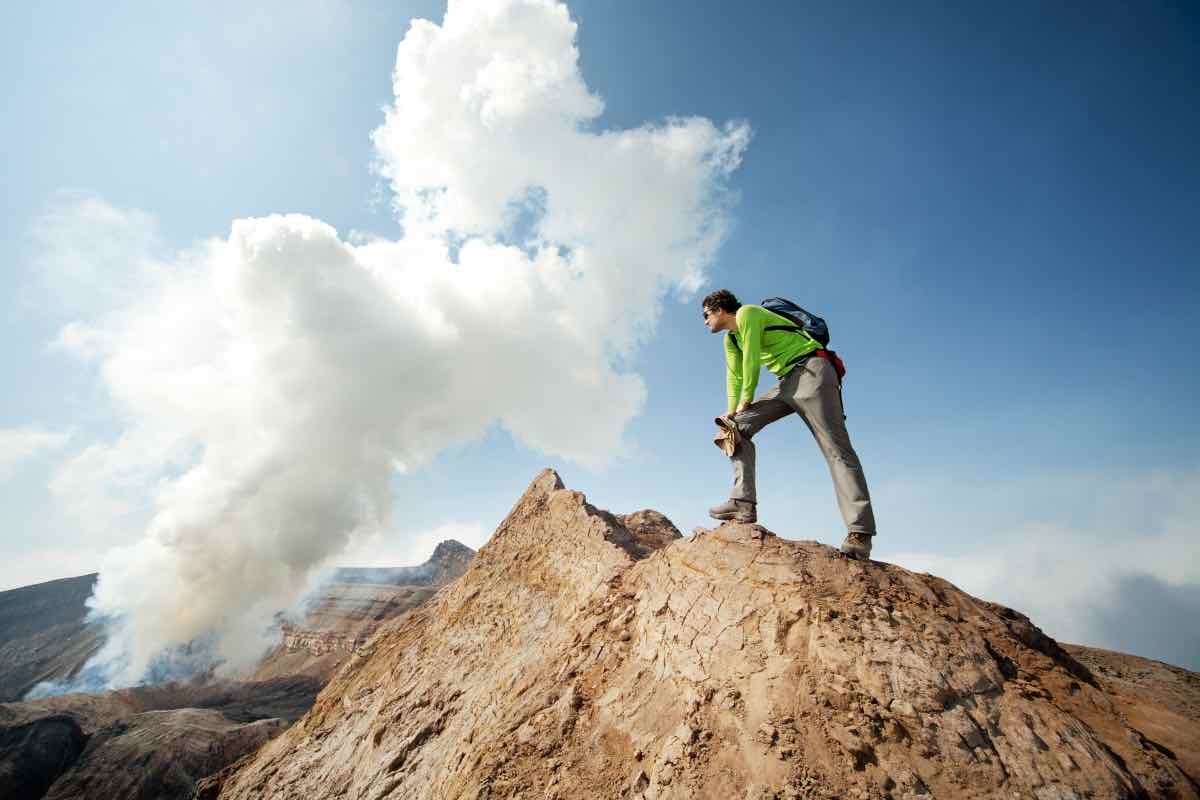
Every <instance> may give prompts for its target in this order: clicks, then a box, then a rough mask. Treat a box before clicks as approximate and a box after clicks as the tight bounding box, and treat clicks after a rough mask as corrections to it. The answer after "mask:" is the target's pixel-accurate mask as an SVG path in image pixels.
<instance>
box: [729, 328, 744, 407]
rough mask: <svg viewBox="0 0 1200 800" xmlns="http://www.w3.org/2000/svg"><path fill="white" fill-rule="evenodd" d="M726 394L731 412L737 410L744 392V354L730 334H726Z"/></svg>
mask: <svg viewBox="0 0 1200 800" xmlns="http://www.w3.org/2000/svg"><path fill="white" fill-rule="evenodd" d="M725 389H726V391H725V394H726V397H727V399H728V401H729V413H730V414H732V413H733V412H734V411H737V407H738V400H739V398H740V397H741V393H742V354H741V352H740V351H739V350H738V349H737V348H736V347H734V346H733V341H732V340H731V339H730V338H729V334H725Z"/></svg>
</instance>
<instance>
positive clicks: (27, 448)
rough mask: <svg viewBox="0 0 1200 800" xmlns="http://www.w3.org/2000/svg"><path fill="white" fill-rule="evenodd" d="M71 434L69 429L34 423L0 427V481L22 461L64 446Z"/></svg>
mask: <svg viewBox="0 0 1200 800" xmlns="http://www.w3.org/2000/svg"><path fill="white" fill-rule="evenodd" d="M71 435H72V434H71V432H70V431H48V430H45V429H44V428H41V427H38V426H36V425H31V426H26V427H23V428H0V481H3V480H7V479H8V478H9V477H10V476H11V475H12V474H13V472H14V471H15V470H16V467H17V465H18V464H20V463H21V462H22V461H25V460H27V459H31V458H34V457H36V456H37V455H39V454H41V453H45V452H47V451H51V450H57V449H59V448H60V447H62V446H64V445H65V444H66V443H67V441H68V440H69V439H70V438H71Z"/></svg>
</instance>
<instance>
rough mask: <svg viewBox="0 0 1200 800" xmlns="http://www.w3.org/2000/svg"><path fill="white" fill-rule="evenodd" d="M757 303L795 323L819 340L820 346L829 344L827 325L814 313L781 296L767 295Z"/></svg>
mask: <svg viewBox="0 0 1200 800" xmlns="http://www.w3.org/2000/svg"><path fill="white" fill-rule="evenodd" d="M759 305H761V306H762V307H763V308H765V309H767V310H768V311H773V312H775V313H776V314H778V315H779V316H781V317H783V318H784V319H788V320H791V321H792V322H794V323H796V324H797V325H799V326H800V327H801V328H803V329H804V332H805V333H807V334H808V335H809V336H811V337H812V338H814V339H816V340H817V341H818V342H820V343H821V346H822V347H826V346H828V345H829V326H828V325H826V324H825V320H823V319H821V318H820V317H818V316H817V315H816V314H810V313H808V312H807V311H805V310H804V309H803V308H801V307H800V306H798V305H796V304H795V303H793V302H792V301H791V300H785V299H783V298H782V297H768V298H767V299H766V300H763V301H762V302H761V303H759Z"/></svg>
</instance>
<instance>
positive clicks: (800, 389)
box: [730, 356, 875, 534]
mask: <svg viewBox="0 0 1200 800" xmlns="http://www.w3.org/2000/svg"><path fill="white" fill-rule="evenodd" d="M792 412H795V413H797V414H799V415H800V418H801V419H803V420H804V422H805V424H806V425H808V429H809V430H810V431H812V435H813V438H814V439H816V440H817V445H818V446H819V447H820V448H821V453H822V454H823V455H824V456H825V461H826V462H827V463H828V464H829V474H830V475H832V476H833V488H834V490H835V491H836V492H837V501H838V508H840V509H841V511H842V519H844V520H845V522H846V530H847V531H849V532H850V533H871V534H873V533H875V514H874V512H872V511H871V495H870V493H869V492H868V491H867V479H866V477H865V476H864V475H863V468H862V465H861V464H859V463H858V455H857V454H856V453H855V452H854V447H853V446H852V445H851V444H850V434H848V433H846V423H845V417H844V416H843V414H842V393H841V390H840V389H839V387H838V379H837V371H836V370H835V369H834V368H833V365H832V364H830V363H829V362H828V361H826V360H825V359H823V358H816V357H815V356H814V357H811V358H809V359H807V360H805V361H804V362H802V363H800V364H797V365H796V366H795V367H793V368H792V371H791V372H789V373H788V374H787V375H785V376H783V378H782V379H781V380H780V381H779V384H778V385H777V386H775V388H773V389H771V391H769V392H767V393H766V394H765V395H763V396H762V397H760V398H758V399H756V400H755V401H754V402H753V403H751V404H750V406H749V407H748V408H747V409H746V410H745V411H743V412H741V413H740V414H737V415H736V416H734V418H733V421H734V423H735V424H736V425H737V428H738V431H739V432H740V433H741V434H742V438H741V441H740V442H739V443H738V447H737V449H736V450H734V451H733V455H732V456H730V460H731V461H732V462H733V491H732V492H731V493H730V497H732V498H733V499H735V500H749V501H751V502H756V501H757V493H756V489H755V485H754V484H755V480H754V478H755V476H754V456H755V451H754V442H752V441H751V437H753V436H754V434H756V433H758V432H759V431H760V430H762V429H763V427H764V426H766V425H770V424H771V423H772V422H774V421H775V420H777V419H783V418H784V417H786V416H788V415H789V414H791V413H792Z"/></svg>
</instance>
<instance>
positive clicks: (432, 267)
mask: <svg viewBox="0 0 1200 800" xmlns="http://www.w3.org/2000/svg"><path fill="white" fill-rule="evenodd" d="M575 32H576V26H575V24H574V23H573V22H572V21H571V19H570V16H569V14H568V11H567V9H566V7H565V6H564V5H562V4H561V3H555V2H551V1H550V0H503V1H502V2H486V3H485V2H463V1H460V2H453V1H452V2H450V4H449V8H448V10H447V12H446V15H445V19H444V21H443V23H442V24H441V25H440V26H439V25H436V24H434V23H432V22H428V21H417V22H415V23H413V25H412V26H411V28H410V30H409V31H408V33H407V35H406V36H405V38H404V40H403V41H402V42H401V43H400V45H399V48H398V52H397V58H396V68H395V73H394V90H395V102H394V104H393V105H392V107H391V108H389V109H388V110H387V114H386V120H385V122H384V124H383V125H382V126H381V127H380V128H378V129H377V130H375V131H374V133H373V141H374V144H375V148H376V153H377V156H378V168H379V170H380V172H381V174H382V175H383V176H384V177H385V179H386V180H387V181H388V182H389V184H390V187H391V189H392V191H393V192H394V204H395V210H396V212H397V214H398V215H399V216H400V218H401V220H402V222H403V225H404V235H403V236H402V237H401V238H400V239H399V240H395V241H392V240H371V241H362V240H354V241H345V240H343V239H341V238H339V236H338V234H337V232H336V231H335V230H334V229H333V228H331V227H330V226H329V225H327V224H324V223H322V222H320V221H319V220H315V219H311V218H309V217H305V216H298V215H287V216H271V217H266V218H261V219H242V220H237V221H235V222H234V223H233V225H232V230H231V232H230V234H229V236H228V238H227V239H224V240H213V241H208V242H205V243H202V244H200V245H198V246H197V247H195V248H193V249H191V250H189V251H187V252H184V253H177V254H174V255H171V256H168V257H166V258H162V259H155V258H152V257H151V256H150V255H147V254H131V255H130V259H131V260H132V261H136V262H137V263H139V264H140V265H141V268H140V269H139V272H138V274H139V275H140V276H141V279H142V280H144V285H143V286H141V287H140V288H139V290H138V291H135V292H130V293H126V294H122V297H123V298H124V301H123V302H122V303H121V304H119V305H118V307H117V308H116V310H114V311H112V312H111V313H108V314H105V315H103V316H101V317H98V318H94V319H90V320H79V321H75V322H73V323H72V324H70V325H68V326H66V327H65V328H64V329H63V330H62V331H61V333H60V335H59V338H58V343H57V344H58V346H59V347H62V348H65V349H67V350H69V351H70V352H72V353H75V354H77V355H79V356H80V357H81V358H84V359H88V360H95V361H97V362H98V363H99V367H100V370H101V374H102V376H103V380H104V382H105V385H106V387H107V389H108V391H109V393H110V394H111V396H112V398H113V400H114V403H115V404H116V406H117V408H118V409H119V410H120V412H121V414H122V418H123V419H124V420H125V421H126V427H125V429H124V430H123V432H122V434H121V436H120V438H118V439H117V440H116V441H113V442H110V443H103V444H94V445H92V446H91V447H89V448H88V449H87V450H85V451H84V452H83V453H81V454H79V455H78V456H77V457H76V458H75V459H74V460H73V461H72V462H70V463H68V464H67V465H66V466H65V467H64V469H63V471H62V472H61V473H60V475H59V476H58V478H57V479H56V485H55V490H56V492H58V493H59V494H60V496H67V495H68V494H72V493H74V492H76V491H78V492H79V493H80V495H81V496H91V495H94V494H95V492H94V491H93V492H91V494H90V495H89V493H88V492H87V491H85V490H84V485H85V484H86V485H95V484H96V483H97V482H99V483H100V484H102V485H103V486H104V487H105V490H106V491H111V492H113V493H119V491H120V489H121V487H122V486H126V487H128V485H129V484H130V481H131V478H130V476H131V475H132V476H140V479H141V480H142V481H143V482H144V481H146V480H148V481H151V482H152V483H153V486H154V487H155V492H154V498H155V500H154V502H155V505H154V511H153V516H152V519H151V520H150V522H149V524H148V526H147V528H146V532H145V535H144V537H143V538H142V539H141V541H139V542H138V543H136V544H135V545H133V546H129V547H124V548H120V549H116V550H114V551H112V552H111V553H110V555H109V556H108V557H107V558H106V560H105V562H104V564H103V566H102V570H101V578H100V582H99V584H98V586H97V590H96V594H95V596H94V598H93V604H94V607H95V609H96V611H97V612H98V613H99V614H102V615H104V616H106V617H108V618H110V619H111V621H112V628H111V631H112V632H111V635H110V640H109V644H108V646H107V648H106V650H105V652H104V653H102V654H101V656H100V657H99V660H98V662H97V663H99V664H104V665H107V666H108V667H109V668H111V669H115V670H116V672H115V674H113V675H112V676H111V680H112V681H113V682H116V683H128V682H133V681H137V680H140V679H143V678H144V676H146V675H147V674H148V672H147V671H148V670H153V669H157V668H159V667H160V666H161V665H162V663H164V662H163V661H162V659H163V654H164V653H171V652H174V653H176V654H178V653H180V652H185V651H186V649H187V647H188V645H187V643H192V645H191V647H192V650H191V651H187V656H188V659H189V662H188V663H189V664H191V663H194V656H195V646H196V644H197V643H199V644H201V645H203V647H202V649H203V651H204V654H205V657H206V658H215V659H216V660H217V661H219V662H221V663H222V669H223V670H226V671H236V670H239V669H241V668H244V667H246V666H248V665H249V664H251V663H252V662H253V661H254V659H256V658H257V657H258V656H259V655H260V654H261V652H262V648H263V646H264V640H263V636H264V632H265V631H266V630H267V629H268V628H269V625H270V621H271V618H272V615H273V613H274V612H276V611H277V610H279V609H282V608H286V607H288V606H289V605H291V604H292V603H293V602H294V601H295V600H296V599H297V598H298V596H299V595H301V594H302V593H303V591H304V589H305V587H306V585H307V582H308V580H309V577H310V575H311V574H312V573H313V571H314V570H315V569H316V568H318V567H320V566H323V565H325V564H327V562H328V561H329V559H331V558H332V557H334V556H336V555H337V554H338V553H339V552H341V551H342V550H343V548H345V547H346V546H348V545H350V544H353V543H354V542H358V541H362V540H363V539H364V538H367V537H370V536H372V535H373V534H376V533H377V532H378V531H379V530H380V529H382V528H383V527H385V526H386V525H387V522H388V518H389V514H390V511H391V508H392V505H393V497H392V491H391V488H390V485H389V484H390V480H391V478H392V476H393V474H394V473H395V471H396V470H401V471H404V470H411V469H415V468H419V467H420V466H421V465H422V464H423V463H425V462H427V461H428V460H429V459H431V458H432V457H434V456H435V455H436V454H437V453H439V452H440V451H442V450H444V449H445V448H447V447H450V446H453V445H456V444H460V443H463V442H467V441H470V440H472V439H474V438H476V437H478V436H479V435H480V434H481V433H483V432H484V431H485V430H486V429H487V428H488V427H489V426H492V425H494V424H497V423H498V424H499V425H501V426H503V427H504V428H505V429H506V430H508V431H509V432H510V433H511V434H512V436H513V437H515V438H516V440H518V441H519V442H521V443H522V444H524V445H525V446H528V447H530V448H534V449H537V450H540V451H543V452H546V453H549V454H553V455H557V456H561V457H564V458H567V459H572V460H574V461H576V462H579V463H581V464H584V465H589V466H599V465H603V464H605V463H607V462H609V461H610V460H611V459H612V458H613V457H614V456H615V454H617V453H618V452H619V451H620V448H621V447H622V436H623V431H624V428H625V425H626V423H627V422H628V421H629V420H630V419H631V418H632V417H633V416H634V415H635V414H637V413H638V412H639V410H640V409H641V407H642V404H643V400H644V395H645V388H644V385H643V383H642V381H641V379H640V378H639V377H638V376H637V375H636V374H632V373H630V372H627V371H622V370H621V369H620V366H619V365H620V364H621V363H622V361H623V360H624V359H625V358H626V357H628V356H629V355H630V354H632V353H633V352H634V351H635V350H636V348H637V347H638V345H639V343H640V342H641V341H643V340H644V338H645V337H646V336H647V335H648V334H650V333H651V331H652V330H653V327H654V325H655V323H656V319H657V315H658V313H659V310H660V306H661V303H662V300H663V297H664V296H665V295H666V294H667V293H668V292H670V291H672V290H678V291H685V292H686V291H694V290H695V289H696V288H697V287H698V286H699V285H700V282H701V280H702V277H703V270H704V269H705V267H706V266H707V265H708V264H709V263H710V262H711V260H712V258H713V255H714V253H715V251H716V249H717V248H718V246H719V245H720V243H721V242H722V240H723V238H724V236H725V234H726V229H727V222H728V216H727V206H728V196H727V192H726V191H725V188H724V182H725V179H726V178H727V177H728V175H729V174H730V172H731V171H732V170H734V169H735V168H736V167H737V166H738V164H739V161H740V158H741V154H742V152H743V150H744V148H745V146H746V144H747V142H748V140H749V129H748V128H747V127H746V126H745V125H740V124H739V125H728V126H725V127H717V126H715V125H714V124H712V123H711V122H709V121H708V120H706V119H701V118H686V119H671V120H668V121H666V122H665V123H663V124H657V125H646V126H643V127H639V128H636V129H628V130H599V129H597V126H596V124H595V120H596V118H597V117H598V115H599V114H600V113H601V111H602V107H603V103H602V101H601V99H600V98H599V97H597V96H596V95H594V94H593V93H592V92H591V91H590V90H589V89H588V87H587V86H586V84H585V83H584V81H583V78H582V75H581V74H580V71H579V66H578V52H577V50H576V46H575ZM95 203H96V201H95V199H94V198H92V199H87V200H86V204H89V212H88V217H89V220H91V221H92V223H94V222H95V219H96V218H97V216H98V215H97V214H96V209H95V205H94V204H95ZM110 211H111V212H112V213H111V214H107V215H99V216H101V217H105V218H107V217H111V218H112V219H114V220H115V222H114V224H119V225H120V226H121V227H122V229H123V230H124V229H127V228H128V227H129V226H130V225H133V226H134V227H136V223H137V221H138V219H140V217H138V216H137V214H136V213H134V212H131V213H125V212H119V211H116V210H112V209H110ZM125 238H126V239H127V240H128V239H134V240H136V239H137V237H128V236H126V237H125ZM151 238H152V237H151ZM75 268H76V269H79V267H78V265H76V267H75ZM134 484H135V485H142V483H138V481H134Z"/></svg>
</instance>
